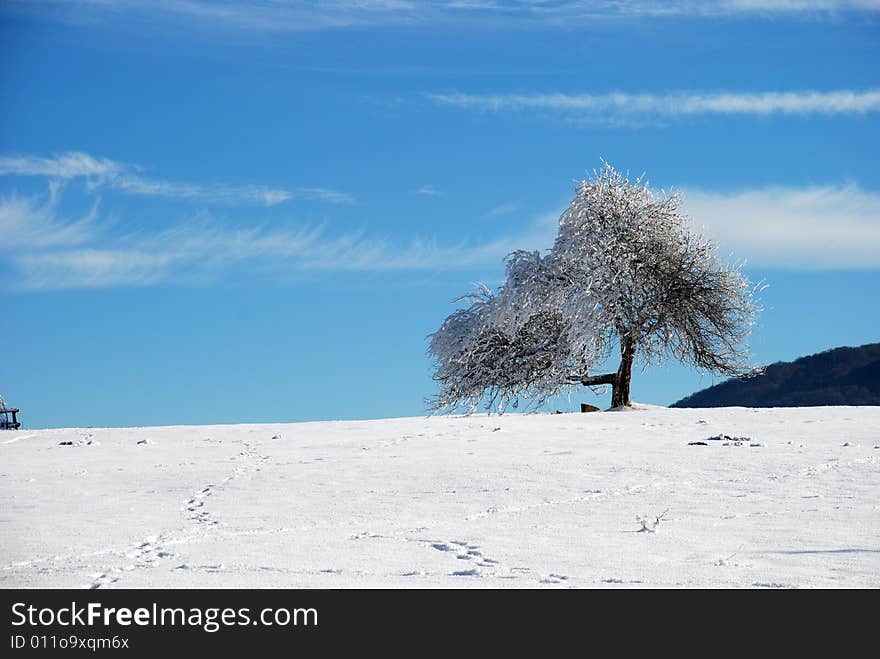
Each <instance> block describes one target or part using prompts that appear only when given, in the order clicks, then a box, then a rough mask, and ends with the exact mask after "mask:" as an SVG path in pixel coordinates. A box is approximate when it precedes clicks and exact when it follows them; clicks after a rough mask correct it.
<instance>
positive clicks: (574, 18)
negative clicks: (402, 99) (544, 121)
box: [2, 0, 880, 32]
mask: <svg viewBox="0 0 880 659" xmlns="http://www.w3.org/2000/svg"><path fill="white" fill-rule="evenodd" d="M2 6H3V7H4V8H6V9H7V10H14V11H19V12H31V13H36V12H40V15H41V16H45V15H48V16H51V17H53V18H56V19H60V20H65V21H70V22H79V21H83V20H86V19H91V20H92V21H94V20H101V19H103V20H107V21H109V20H114V19H119V18H120V17H125V16H134V17H147V18H150V19H152V20H160V19H163V18H164V19H166V20H169V21H170V20H179V19H186V20H188V21H196V22H199V23H203V24H208V25H211V24H213V25H217V26H221V27H226V28H231V29H236V30H251V31H261V32H285V31H304V30H322V29H340V28H349V27H370V26H383V25H404V26H406V25H412V26H419V25H426V24H427V25H430V24H437V23H440V24H443V23H446V24H448V23H453V24H454V23H459V22H468V23H469V24H470V25H473V24H475V23H474V22H473V21H474V20H475V19H479V22H478V23H476V25H483V26H487V27H493V28H497V27H499V26H502V27H503V26H509V27H512V28H523V27H534V26H542V25H544V26H550V27H559V28H580V27H583V26H585V25H587V24H591V23H595V22H596V21H614V20H621V19H623V20H632V19H638V18H641V17H646V18H654V19H658V18H668V19H672V18H675V17H697V18H727V17H732V18H736V17H740V16H754V15H757V16H763V17H792V16H794V17H800V16H805V17H811V18H812V17H819V18H822V17H833V16H836V15H839V14H845V13H869V12H877V11H880V2H877V1H876V0H667V1H666V2H656V1H652V0H553V1H546V0H539V1H535V0H286V1H285V0H254V1H253V2H245V1H244V0H7V2H5V3H4V4H3V5H2Z"/></svg>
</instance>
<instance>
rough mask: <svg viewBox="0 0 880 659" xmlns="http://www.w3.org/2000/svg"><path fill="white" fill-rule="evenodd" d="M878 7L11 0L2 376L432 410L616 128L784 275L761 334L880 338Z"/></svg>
mask: <svg viewBox="0 0 880 659" xmlns="http://www.w3.org/2000/svg"><path fill="white" fill-rule="evenodd" d="M878 36H880V3H877V2H873V1H871V0H862V1H852V2H832V1H830V0H825V1H823V0H815V1H814V0H766V1H762V0H748V1H745V0H744V1H736V0H728V1H719V2H701V3H695V2H680V1H673V2H668V3H663V4H658V3H648V2H640V1H638V0H634V1H630V2H567V1H562V0H560V1H552V2H506V3H502V2H467V3H465V2H433V3H426V2H415V1H413V2H407V1H405V0H393V1H392V0H385V1H376V2H348V1H345V0H337V1H332V2H271V3H270V2H257V3H243V2H214V3H207V2H202V1H200V0H187V1H183V0H180V1H178V0H169V1H167V2H142V1H138V0H131V1H129V0H120V1H118V2H115V3H108V2H103V1H100V0H93V1H89V2H72V1H71V2H67V1H65V0H52V1H40V0H36V1H31V2H17V1H12V2H6V3H3V4H2V5H0V44H3V45H2V47H0V48H2V50H0V53H2V60H0V104H2V107H3V112H2V115H0V239H2V241H3V243H4V246H5V249H3V250H2V256H0V284H2V290H3V301H4V307H5V309H4V311H5V313H4V314H3V316H2V319H0V339H2V344H3V347H4V350H3V356H2V358H0V394H2V395H3V396H5V398H6V399H7V400H8V401H9V402H11V403H14V404H15V405H17V406H19V407H21V408H22V409H23V414H22V419H23V421H24V422H25V424H26V425H27V426H29V427H47V426H49V427H51V426H80V425H82V426H85V425H95V426H100V425H155V424H177V423H226V422H251V421H253V422H259V421H298V420H311V419H336V418H373V417H388V416H404V415H417V414H421V413H424V411H425V405H424V400H425V398H427V397H429V396H430V395H431V394H432V393H433V392H434V385H433V383H432V382H431V379H430V374H431V365H430V363H429V362H428V359H427V358H426V356H425V354H424V351H425V348H426V335H427V334H429V333H430V332H432V331H433V330H435V329H436V328H437V326H438V325H439V324H440V322H441V321H442V320H443V318H444V317H445V316H446V315H447V314H448V313H450V312H451V311H452V310H453V308H454V307H453V306H452V305H450V300H451V299H452V298H454V297H455V296H456V295H459V294H461V293H463V292H466V291H467V290H468V289H469V288H470V286H471V284H472V282H478V281H479V282H485V283H487V284H489V285H492V286H495V285H497V284H498V283H500V280H501V278H502V275H503V264H502V259H503V257H504V255H505V254H506V253H507V252H509V251H511V250H513V249H519V248H522V249H542V248H546V247H549V245H550V243H551V242H552V239H553V236H554V234H555V226H554V223H555V221H556V218H558V216H559V214H560V213H561V212H562V211H563V210H564V209H565V207H566V206H567V204H568V202H569V201H570V199H571V196H572V188H573V186H574V183H575V182H576V181H577V180H578V179H580V178H584V177H585V176H587V175H588V174H589V172H590V171H591V170H592V169H593V168H594V167H596V166H597V165H599V164H600V158H605V159H607V160H609V161H610V162H611V163H613V164H614V165H615V166H616V167H618V168H621V169H628V170H630V171H631V172H633V173H642V172H643V171H644V172H647V173H648V177H649V179H650V181H651V182H652V184H653V185H655V186H657V187H662V188H675V189H677V190H679V191H680V192H681V193H682V194H683V196H684V200H685V209H686V210H687V211H688V213H689V214H690V216H691V217H692V219H693V221H694V223H695V224H696V225H697V226H698V227H700V229H701V230H703V231H704V232H705V233H707V234H708V235H710V236H713V237H715V238H716V239H717V240H718V241H719V243H720V245H721V249H722V251H723V252H724V253H725V254H731V255H733V256H734V257H736V258H741V259H746V260H747V262H748V266H747V272H748V274H749V275H750V276H751V277H752V278H753V279H756V280H759V279H764V280H766V281H767V283H768V284H769V288H768V289H767V290H766V291H765V292H764V294H763V301H764V305H765V307H766V310H765V312H764V313H763V315H762V316H761V319H760V322H759V325H758V326H757V327H756V329H755V334H754V337H753V341H752V347H753V351H754V353H755V358H756V361H757V362H759V363H768V362H773V361H777V360H782V359H792V358H795V357H797V356H800V355H803V354H808V353H813V352H817V351H820V350H824V349H827V348H831V347H835V346H839V345H857V344H861V343H867V342H872V341H877V340H880V335H878V332H877V329H876V328H877V326H878V325H880V313H878V305H877V302H876V296H877V293H876V291H877V290H878V289H880V171H878V168H877V158H876V154H877V152H878V146H880V140H878V135H880V133H878V113H880V79H878V74H877V70H878V69H877V65H876V63H877V62H878V61H880V39H878ZM712 382H713V380H712V378H711V377H709V376H707V375H701V374H699V373H695V372H693V371H691V370H689V369H687V368H684V367H681V366H678V365H675V364H670V365H669V366H666V367H663V368H654V369H652V370H650V371H647V372H645V373H637V374H636V375H635V378H634V382H633V398H634V399H635V400H639V401H643V402H650V403H658V404H668V403H670V402H672V401H674V400H677V399H678V398H680V397H682V396H684V395H686V394H688V393H691V392H692V391H694V390H695V389H698V388H701V387H703V386H707V385H708V384H711V383H712ZM606 399H607V396H605V397H604V398H599V399H597V398H596V397H595V396H594V395H593V394H592V393H590V392H589V391H580V392H576V394H575V395H574V396H573V397H572V399H571V401H568V400H560V401H554V403H553V407H554V408H559V409H574V408H575V407H576V405H577V403H579V402H581V401H584V402H591V403H597V402H598V404H605V403H607V400H606Z"/></svg>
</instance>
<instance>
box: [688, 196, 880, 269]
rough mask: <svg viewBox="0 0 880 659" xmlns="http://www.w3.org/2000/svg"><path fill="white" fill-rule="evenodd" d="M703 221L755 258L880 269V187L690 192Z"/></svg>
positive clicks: (729, 247)
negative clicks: (868, 188) (879, 189)
mask: <svg viewBox="0 0 880 659" xmlns="http://www.w3.org/2000/svg"><path fill="white" fill-rule="evenodd" d="M683 199H684V207H685V209H686V210H687V212H688V214H689V215H690V217H691V218H692V219H693V222H694V224H695V225H696V226H697V227H700V228H703V230H704V232H705V234H706V235H708V236H710V237H712V238H714V239H716V240H717V241H718V242H719V245H720V248H721V249H722V251H723V252H729V253H731V254H732V255H734V256H735V257H737V258H744V259H746V260H747V262H748V263H749V264H752V265H757V266H762V267H770V268H794V269H804V270H824V269H853V268H880V194H878V193H877V192H871V191H867V190H863V189H862V188H860V187H859V186H857V185H854V184H851V185H841V186H815V187H806V188H786V187H768V188H762V189H758V190H745V191H741V192H734V193H718V192H709V191H704V190H697V189H689V190H688V189H686V190H684V191H683Z"/></svg>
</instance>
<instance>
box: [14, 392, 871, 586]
mask: <svg viewBox="0 0 880 659" xmlns="http://www.w3.org/2000/svg"><path fill="white" fill-rule="evenodd" d="M719 433H722V434H727V435H731V436H749V437H751V441H745V442H744V443H742V444H740V445H736V444H734V443H729V444H728V443H727V442H725V441H724V440H721V441H718V440H713V441H707V442H706V443H707V445H706V446H699V445H695V446H689V445H688V442H693V441H700V440H706V439H707V438H708V437H710V436H712V435H717V434H719ZM63 442H72V444H63ZM725 444H728V445H725ZM753 444H757V445H753ZM878 447H880V408H877V407H873V408H864V407H863V408H856V407H828V408H800V409H768V410H752V409H743V408H727V409H712V410H708V409H703V410H699V409H695V410H677V409H675V410H673V409H662V408H658V409H648V410H636V411H632V412H607V413H593V414H563V415H553V414H545V415H526V416H524V415H504V416H502V417H498V416H491V417H487V416H485V415H482V416H472V417H467V418H465V417H442V418H410V419H390V420H380V421H356V422H355V421H340V422H324V423H301V424H279V425H235V426H179V427H162V428H114V429H64V430H37V431H33V430H20V431H18V432H3V433H0V586H2V587H74V588H95V587H100V588H112V587H156V588H161V587H185V588H188V587H323V588H340V587H342V588H344V587H357V586H361V587H382V586H385V587H425V586H430V587H436V586H440V587H541V588H544V587H547V588H560V587H626V586H637V587H650V586H670V587H675V586H684V587H696V586H700V587H703V586H705V587H810V586H820V587H854V586H855V587H878V586H880V448H878ZM637 517H641V518H643V520H644V523H643V522H641V521H637ZM658 517H659V518H660V519H659V522H658V521H657V518H658Z"/></svg>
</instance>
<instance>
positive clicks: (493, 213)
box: [486, 202, 519, 218]
mask: <svg viewBox="0 0 880 659" xmlns="http://www.w3.org/2000/svg"><path fill="white" fill-rule="evenodd" d="M518 210H519V204H517V203H514V202H507V203H504V204H499V205H498V206H495V208H492V209H491V210H489V212H488V213H486V217H489V218H494V217H501V216H502V215H510V214H511V213H515V212H516V211H518Z"/></svg>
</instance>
